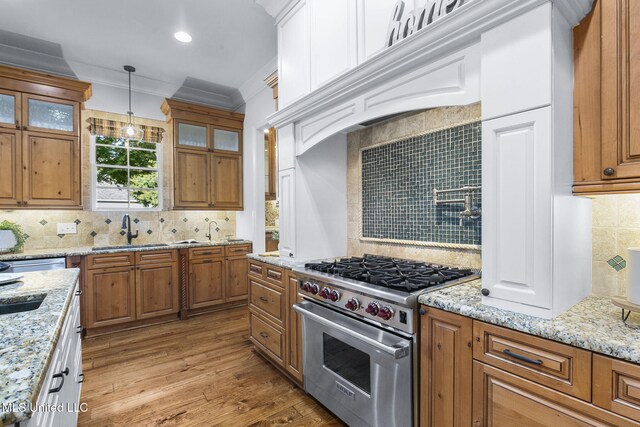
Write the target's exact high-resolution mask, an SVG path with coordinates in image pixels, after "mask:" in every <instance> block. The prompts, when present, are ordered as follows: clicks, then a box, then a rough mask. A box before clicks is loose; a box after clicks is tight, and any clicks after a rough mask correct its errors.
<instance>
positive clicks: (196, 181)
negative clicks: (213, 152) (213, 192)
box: [174, 148, 211, 208]
mask: <svg viewBox="0 0 640 427" xmlns="http://www.w3.org/2000/svg"><path fill="white" fill-rule="evenodd" d="M209 158H210V154H209V153H208V152H202V151H194V150H185V149H182V148H178V149H176V154H175V173H174V187H175V201H174V204H175V207H179V208H209V207H210V204H211V196H210V190H209V189H210V183H209V181H210V171H209V168H210V166H209Z"/></svg>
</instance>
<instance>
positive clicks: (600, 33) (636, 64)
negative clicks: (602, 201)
mask: <svg viewBox="0 0 640 427" xmlns="http://www.w3.org/2000/svg"><path fill="white" fill-rule="evenodd" d="M574 63H575V90H574V177H575V185H574V192H576V193H590V194H598V193H610V192H628V191H634V192H637V191H640V182H638V178H640V104H638V102H637V99H638V97H640V3H638V2H637V1H634V0H610V1H608V0H607V1H603V0H597V1H596V3H595V5H594V9H593V11H592V12H591V14H590V15H589V16H587V18H585V19H584V20H583V22H582V23H581V24H580V25H579V26H578V27H576V28H575V29H574Z"/></svg>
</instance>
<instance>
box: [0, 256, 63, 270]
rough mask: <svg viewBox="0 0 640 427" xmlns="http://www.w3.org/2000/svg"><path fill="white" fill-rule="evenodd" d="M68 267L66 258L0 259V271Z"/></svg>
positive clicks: (60, 268)
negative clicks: (3, 260)
mask: <svg viewBox="0 0 640 427" xmlns="http://www.w3.org/2000/svg"><path fill="white" fill-rule="evenodd" d="M64 268H67V264H66V259H65V258H36V259H21V260H17V261H5V262H2V261H0V273H26V272H28V271H43V270H62V269H64Z"/></svg>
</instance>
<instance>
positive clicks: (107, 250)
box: [0, 240, 252, 261]
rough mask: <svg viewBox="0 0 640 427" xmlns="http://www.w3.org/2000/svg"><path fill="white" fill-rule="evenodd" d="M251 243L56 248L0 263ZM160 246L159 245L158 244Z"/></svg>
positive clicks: (8, 256) (4, 257)
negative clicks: (98, 248)
mask: <svg viewBox="0 0 640 427" xmlns="http://www.w3.org/2000/svg"><path fill="white" fill-rule="evenodd" d="M249 243H252V242H251V240H233V241H228V240H223V241H219V242H203V243H199V242H198V243H169V244H168V245H166V246H135V245H134V246H131V247H120V246H116V247H108V246H105V247H104V249H100V250H94V249H93V248H92V247H91V246H85V247H77V248H56V249H34V250H29V251H24V252H20V253H15V254H12V253H6V254H0V261H16V260H23V259H34V258H57V257H67V256H82V255H90V254H114V253H118V252H142V251H158V250H163V249H186V248H197V247H207V246H231V245H246V244H249ZM159 244H160V243H159Z"/></svg>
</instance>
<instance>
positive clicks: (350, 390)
mask: <svg viewBox="0 0 640 427" xmlns="http://www.w3.org/2000/svg"><path fill="white" fill-rule="evenodd" d="M294 271H295V272H296V273H297V274H298V276H299V277H300V278H301V279H300V280H299V281H298V291H299V293H300V294H301V295H303V297H304V300H303V301H302V302H300V303H299V304H296V305H294V309H295V310H296V311H297V312H298V313H300V314H301V315H302V340H303V368H304V369H303V370H304V380H305V390H306V391H307V392H308V393H309V394H311V395H312V396H314V397H315V398H316V399H318V400H319V401H320V402H322V403H323V404H324V405H325V406H326V407H327V408H329V409H330V410H331V411H332V412H333V413H334V414H336V415H337V416H338V417H340V418H341V419H342V420H343V421H345V422H346V423H347V424H349V425H350V426H354V427H355V426H376V427H377V426H379V427H408V426H414V425H417V421H418V419H417V418H418V417H417V407H416V405H414V397H415V396H417V387H418V381H417V374H418V369H417V362H418V355H417V351H418V346H417V330H418V316H417V313H416V311H417V307H418V296H419V295H420V294H422V293H424V292H429V291H430V290H435V289H440V288H442V287H445V286H452V285H455V284H459V283H462V282H465V281H469V280H473V279H476V278H478V277H479V275H478V274H476V273H475V272H473V271H471V270H470V269H466V270H465V269H457V268H451V267H446V266H439V265H432V264H428V263H424V262H419V261H411V260H403V259H396V258H388V257H381V256H372V255H365V256H363V257H355V258H343V259H337V260H334V261H320V262H313V263H308V264H306V265H305V266H304V267H299V268H295V269H294Z"/></svg>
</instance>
